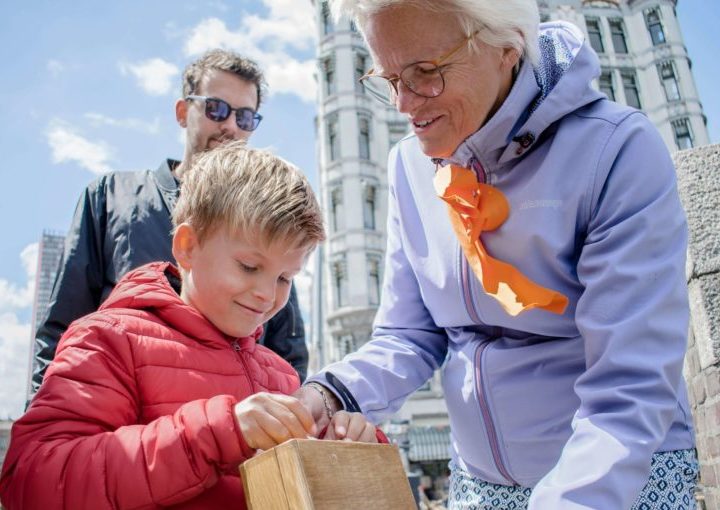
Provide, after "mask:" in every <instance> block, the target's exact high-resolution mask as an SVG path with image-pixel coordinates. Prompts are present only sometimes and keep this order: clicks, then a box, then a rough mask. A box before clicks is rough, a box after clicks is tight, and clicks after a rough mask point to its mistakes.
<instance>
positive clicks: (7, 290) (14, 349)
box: [0, 243, 38, 419]
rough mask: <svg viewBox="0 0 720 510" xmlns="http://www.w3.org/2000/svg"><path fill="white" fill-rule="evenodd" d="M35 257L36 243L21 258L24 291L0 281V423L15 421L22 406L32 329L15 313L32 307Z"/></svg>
mask: <svg viewBox="0 0 720 510" xmlns="http://www.w3.org/2000/svg"><path fill="white" fill-rule="evenodd" d="M37 256H38V244H37V243H33V244H31V245H28V246H27V247H25V249H23V251H22V253H21V254H20V258H21V260H22V263H23V267H24V269H25V275H26V284H25V285H24V286H23V287H18V286H16V285H12V284H10V283H8V282H7V281H6V280H0V381H2V382H3V383H2V384H0V419H4V418H7V417H11V418H17V417H18V416H20V414H22V412H23V409H24V406H25V394H26V390H27V378H28V366H29V357H30V347H31V345H32V338H31V336H30V335H31V326H30V324H29V323H22V322H20V320H19V319H18V316H17V314H16V311H20V310H21V309H27V308H29V307H31V306H32V303H33V294H34V289H35V273H36V271H37ZM25 311H26V310H25Z"/></svg>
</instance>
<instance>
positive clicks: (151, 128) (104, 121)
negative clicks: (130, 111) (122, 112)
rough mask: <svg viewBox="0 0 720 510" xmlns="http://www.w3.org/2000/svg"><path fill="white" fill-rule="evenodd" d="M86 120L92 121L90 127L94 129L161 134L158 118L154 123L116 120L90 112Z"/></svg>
mask: <svg viewBox="0 0 720 510" xmlns="http://www.w3.org/2000/svg"><path fill="white" fill-rule="evenodd" d="M85 118H86V119H88V120H89V121H90V125H91V126H93V127H98V126H112V127H119V128H125V129H132V130H133V131H140V132H141V133H148V134H151V135H154V134H157V133H159V132H160V119H159V118H158V117H155V118H154V119H153V121H152V122H148V121H146V120H142V119H133V118H128V119H115V118H112V117H108V116H107V115H103V114H101V113H95V112H88V113H86V114H85Z"/></svg>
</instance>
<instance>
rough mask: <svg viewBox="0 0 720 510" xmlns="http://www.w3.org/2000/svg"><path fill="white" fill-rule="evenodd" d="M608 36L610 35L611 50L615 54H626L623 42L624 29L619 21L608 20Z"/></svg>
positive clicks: (626, 49) (625, 43) (625, 44)
mask: <svg viewBox="0 0 720 510" xmlns="http://www.w3.org/2000/svg"><path fill="white" fill-rule="evenodd" d="M610 34H612V42H613V48H614V49H615V53H627V52H628V48H627V42H626V41H625V27H624V26H623V22H622V20H621V19H611V20H610Z"/></svg>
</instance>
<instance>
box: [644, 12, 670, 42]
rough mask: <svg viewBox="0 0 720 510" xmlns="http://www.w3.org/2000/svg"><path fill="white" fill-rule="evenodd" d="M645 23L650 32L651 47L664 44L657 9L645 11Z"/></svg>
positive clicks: (663, 33) (663, 34) (663, 35)
mask: <svg viewBox="0 0 720 510" xmlns="http://www.w3.org/2000/svg"><path fill="white" fill-rule="evenodd" d="M645 23H646V24H647V27H648V31H649V32H650V39H652V43H653V46H657V45H658V44H664V43H665V32H664V31H663V26H662V21H660V9H658V8H657V7H655V8H653V9H648V10H647V11H645Z"/></svg>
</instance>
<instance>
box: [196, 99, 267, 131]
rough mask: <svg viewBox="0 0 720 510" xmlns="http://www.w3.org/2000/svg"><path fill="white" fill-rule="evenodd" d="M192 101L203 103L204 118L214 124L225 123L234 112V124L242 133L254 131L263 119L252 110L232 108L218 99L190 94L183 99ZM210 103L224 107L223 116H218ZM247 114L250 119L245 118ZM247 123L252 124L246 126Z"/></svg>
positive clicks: (242, 107) (245, 107)
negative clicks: (249, 115)
mask: <svg viewBox="0 0 720 510" xmlns="http://www.w3.org/2000/svg"><path fill="white" fill-rule="evenodd" d="M193 100H194V101H204V102H205V117H207V118H208V119H210V120H212V121H214V122H225V120H227V118H228V117H230V115H232V113H233V112H235V124H237V127H239V128H240V129H242V130H243V131H255V130H256V129H257V127H258V126H259V125H260V121H261V120H262V118H263V117H262V115H260V114H259V113H258V112H256V111H255V110H253V109H252V108H248V107H247V106H241V107H240V108H233V107H232V106H230V103H228V102H227V101H225V100H223V99H220V98H218V97H209V96H196V95H192V94H191V95H189V96H187V97H185V101H193ZM212 102H215V103H217V106H222V105H224V107H225V108H226V110H225V111H226V112H227V113H226V114H225V115H218V114H217V111H216V110H217V108H216V109H215V110H213V109H212V106H211V105H212ZM248 113H251V114H252V117H247V114H248ZM248 122H252V123H251V124H248Z"/></svg>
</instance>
